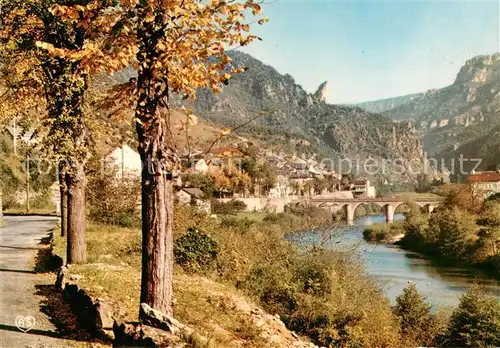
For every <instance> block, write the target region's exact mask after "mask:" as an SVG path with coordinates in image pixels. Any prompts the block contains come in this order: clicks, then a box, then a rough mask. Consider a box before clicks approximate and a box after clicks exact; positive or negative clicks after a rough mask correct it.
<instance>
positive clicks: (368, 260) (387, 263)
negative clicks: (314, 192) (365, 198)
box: [290, 214, 500, 308]
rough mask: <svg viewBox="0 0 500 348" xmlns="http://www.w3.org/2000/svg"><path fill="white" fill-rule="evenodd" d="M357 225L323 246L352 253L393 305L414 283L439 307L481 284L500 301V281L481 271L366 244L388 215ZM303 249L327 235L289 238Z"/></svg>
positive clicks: (366, 218)
mask: <svg viewBox="0 0 500 348" xmlns="http://www.w3.org/2000/svg"><path fill="white" fill-rule="evenodd" d="M404 218H405V217H404V215H402V214H397V215H395V222H396V223H397V222H398V221H402V220H404ZM354 223H355V225H354V226H345V227H340V228H336V229H335V230H334V231H331V236H330V237H329V239H328V241H327V243H324V244H323V247H325V248H329V249H334V250H345V251H347V252H350V253H352V254H354V255H356V257H357V258H358V259H359V260H360V262H362V263H363V265H364V267H365V269H366V272H367V274H369V275H370V276H371V277H373V279H374V280H375V281H376V282H378V283H379V284H380V286H381V287H382V288H383V289H384V294H385V295H386V296H387V297H388V298H389V299H390V300H391V302H392V303H394V301H395V298H396V297H397V296H398V295H399V294H400V293H401V291H402V290H403V289H404V288H405V287H406V286H407V284H408V281H411V282H412V283H415V284H416V285H417V287H418V289H419V291H420V292H421V293H422V294H423V295H424V296H425V297H426V298H427V300H428V301H429V302H430V303H431V304H432V305H434V306H435V308H437V307H443V306H444V307H446V306H456V305H457V304H458V301H459V298H460V296H461V295H463V294H465V293H466V292H467V291H468V290H469V289H470V288H471V286H472V285H473V284H474V283H475V282H478V283H480V284H482V285H483V286H484V287H485V289H486V291H487V292H488V293H489V294H491V295H494V296H496V297H497V298H500V281H499V280H498V279H497V278H495V277H492V276H491V275H490V274H488V273H487V272H484V270H482V269H478V268H474V267H470V266H459V265H445V264H443V263H439V262H436V261H434V260H432V259H430V258H428V257H426V256H424V255H422V254H421V253H418V252H413V251H410V250H405V249H403V248H401V247H400V246H399V245H397V244H386V243H377V242H366V241H365V240H364V238H363V231H364V230H365V228H366V227H368V226H370V225H373V224H385V216H382V215H380V216H364V217H360V218H357V219H356V220H355V221H354ZM290 240H293V242H294V243H296V244H298V245H301V246H303V247H307V246H311V245H318V244H320V243H321V240H325V238H324V233H320V232H315V231H310V232H304V233H302V234H299V235H294V236H291V237H290Z"/></svg>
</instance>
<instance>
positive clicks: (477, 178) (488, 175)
mask: <svg viewBox="0 0 500 348" xmlns="http://www.w3.org/2000/svg"><path fill="white" fill-rule="evenodd" d="M468 181H469V182H498V181H500V173H498V172H483V173H478V174H472V175H471V176H469V179H468Z"/></svg>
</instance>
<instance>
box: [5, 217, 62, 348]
mask: <svg viewBox="0 0 500 348" xmlns="http://www.w3.org/2000/svg"><path fill="white" fill-rule="evenodd" d="M5 220H6V225H4V226H2V227H0V347H2V348H4V347H13V348H15V347H37V348H38V347H67V346H68V345H69V342H68V341H65V340H63V339H60V338H59V337H58V336H59V335H58V333H57V332H56V331H55V330H56V328H55V327H54V325H53V324H52V323H51V322H50V321H49V318H48V317H47V316H46V315H45V314H44V313H42V312H41V311H40V301H41V300H42V299H43V298H42V297H41V296H39V295H36V288H35V286H36V285H37V284H47V283H48V282H49V281H50V279H49V278H48V277H47V276H44V275H39V274H35V273H34V272H33V266H34V262H33V261H34V257H35V255H36V253H37V249H38V247H39V243H40V240H41V239H42V238H43V237H46V236H47V233H48V230H49V229H51V228H52V227H54V224H55V223H56V220H55V219H54V218H47V217H6V218H5ZM18 316H32V317H34V318H35V319H36V324H35V326H34V328H33V329H32V330H30V331H28V332H27V333H23V332H21V331H20V330H18V329H17V327H16V318H17V317H18Z"/></svg>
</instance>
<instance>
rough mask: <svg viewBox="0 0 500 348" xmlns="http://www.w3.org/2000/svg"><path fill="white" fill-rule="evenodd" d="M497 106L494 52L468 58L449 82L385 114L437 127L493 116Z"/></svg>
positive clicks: (499, 65) (499, 64)
mask: <svg viewBox="0 0 500 348" xmlns="http://www.w3.org/2000/svg"><path fill="white" fill-rule="evenodd" d="M407 97H408V96H405V97H402V98H407ZM499 108H500V53H496V54H493V55H484V56H478V57H474V58H472V59H470V60H468V61H467V62H466V63H465V64H464V66H462V68H461V69H460V71H459V72H458V74H457V77H456V78H455V81H454V83H453V84H452V85H450V86H447V87H444V88H441V89H435V90H429V91H427V92H425V93H421V94H418V95H414V96H412V97H411V98H408V100H406V101H405V102H404V103H402V104H401V105H399V106H396V107H395V108H392V109H390V110H387V111H385V112H384V115H386V116H388V117H390V118H392V119H394V120H406V119H411V120H415V121H417V122H418V123H420V124H421V126H422V128H436V127H440V125H441V126H444V125H454V124H458V125H469V124H471V123H477V122H484V121H492V119H494V120H496V119H498V118H499V116H498V109H499ZM433 121H436V123H434V124H433Z"/></svg>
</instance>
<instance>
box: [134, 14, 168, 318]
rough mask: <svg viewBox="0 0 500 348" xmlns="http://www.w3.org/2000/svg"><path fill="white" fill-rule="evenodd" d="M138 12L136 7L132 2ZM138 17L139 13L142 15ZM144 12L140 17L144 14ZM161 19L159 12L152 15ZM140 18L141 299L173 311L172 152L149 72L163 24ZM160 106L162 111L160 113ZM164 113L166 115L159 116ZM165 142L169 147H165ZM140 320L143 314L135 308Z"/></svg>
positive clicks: (163, 99) (164, 94)
mask: <svg viewBox="0 0 500 348" xmlns="http://www.w3.org/2000/svg"><path fill="white" fill-rule="evenodd" d="M138 7H139V9H140V10H145V12H144V13H146V12H147V11H148V9H147V8H146V9H144V8H142V5H141V4H139V5H138ZM143 15H144V14H143ZM144 16H145V15H144ZM157 16H158V22H159V23H161V21H162V15H161V14H157ZM155 22H156V21H154V22H151V21H143V22H142V23H141V27H140V28H139V29H138V33H137V38H138V41H139V52H138V54H137V58H138V60H139V61H140V62H144V63H143V64H141V66H140V69H139V72H138V77H137V88H138V102H137V108H136V119H137V120H138V122H137V123H136V128H137V135H138V140H139V147H138V150H139V153H140V155H141V159H142V163H143V169H142V275H141V298H140V300H141V303H146V304H148V305H149V306H151V307H152V308H154V309H156V310H159V311H161V312H163V313H166V314H168V315H173V307H172V300H173V287H172V276H173V263H174V262H173V233H172V225H173V203H174V202H173V192H172V190H173V183H172V169H173V161H174V158H175V156H174V155H175V151H174V150H173V149H172V147H171V137H170V130H169V129H168V124H169V123H168V122H167V118H168V117H169V115H168V81H167V79H166V77H165V76H164V75H163V74H157V73H155V69H156V66H157V63H158V62H157V60H158V57H159V55H160V53H159V52H158V50H157V48H156V44H157V43H158V38H161V37H164V36H165V31H164V26H162V25H160V26H157V25H156V24H155ZM163 110H166V111H167V112H166V113H163V112H162V111H163ZM165 114H166V115H165ZM169 146H170V147H169ZM139 317H140V319H144V313H143V312H142V311H140V312H139Z"/></svg>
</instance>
